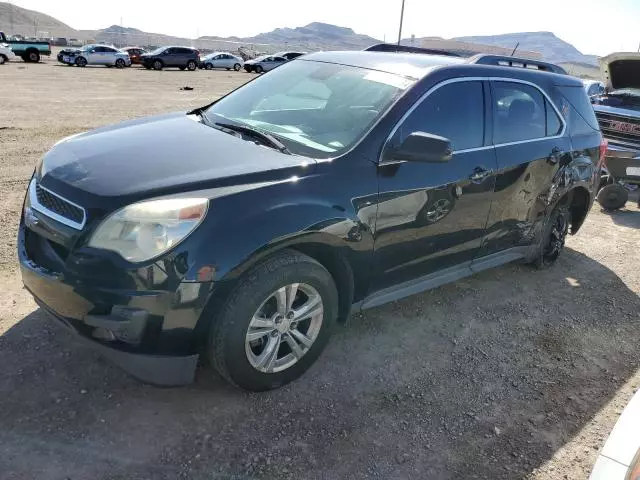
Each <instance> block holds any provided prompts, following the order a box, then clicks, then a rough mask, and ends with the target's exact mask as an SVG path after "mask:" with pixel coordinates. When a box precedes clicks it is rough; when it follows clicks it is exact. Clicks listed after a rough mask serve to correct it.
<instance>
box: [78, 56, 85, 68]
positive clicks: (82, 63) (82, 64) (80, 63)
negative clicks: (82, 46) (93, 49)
mask: <svg viewBox="0 0 640 480" xmlns="http://www.w3.org/2000/svg"><path fill="white" fill-rule="evenodd" d="M76 65H77V66H79V67H86V66H87V59H86V58H84V57H78V58H77V59H76Z"/></svg>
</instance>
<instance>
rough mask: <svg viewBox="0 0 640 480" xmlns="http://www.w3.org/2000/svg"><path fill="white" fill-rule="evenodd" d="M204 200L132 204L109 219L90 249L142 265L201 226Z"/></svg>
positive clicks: (205, 201) (97, 231) (206, 201)
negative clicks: (115, 255)
mask: <svg viewBox="0 0 640 480" xmlns="http://www.w3.org/2000/svg"><path fill="white" fill-rule="evenodd" d="M208 205H209V201H208V200H207V199H206V198H176V199H165V200H150V201H147V202H140V203H134V204H133V205H129V206H127V207H124V208H122V209H120V210H118V211H116V212H114V213H112V214H111V215H109V216H108V217H107V218H106V219H105V220H104V221H103V222H102V223H101V224H100V225H99V226H98V229H97V230H96V231H95V232H94V234H93V235H92V236H91V239H90V240H89V246H90V247H94V248H102V249H104V250H112V251H114V252H116V253H119V254H120V255H121V256H122V257H123V258H125V259H126V260H129V261H130V262H144V261H145V260H150V259H152V258H154V257H157V256H158V255H161V254H162V253H164V252H166V251H167V250H169V249H170V248H172V247H175V246H176V245H177V244H178V243H180V242H181V241H182V240H184V239H185V238H186V237H187V236H188V235H189V234H190V233H191V232H193V230H194V229H195V228H196V227H197V226H198V225H199V224H200V222H202V219H203V218H204V216H205V214H206V213H207V207H208Z"/></svg>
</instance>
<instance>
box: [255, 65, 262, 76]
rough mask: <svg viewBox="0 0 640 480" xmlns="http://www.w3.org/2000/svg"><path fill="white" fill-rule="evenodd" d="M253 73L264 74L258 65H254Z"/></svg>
mask: <svg viewBox="0 0 640 480" xmlns="http://www.w3.org/2000/svg"><path fill="white" fill-rule="evenodd" d="M253 71H254V72H256V73H258V74H260V73H262V72H264V68H262V67H261V66H260V65H256V66H255V68H254V69H253Z"/></svg>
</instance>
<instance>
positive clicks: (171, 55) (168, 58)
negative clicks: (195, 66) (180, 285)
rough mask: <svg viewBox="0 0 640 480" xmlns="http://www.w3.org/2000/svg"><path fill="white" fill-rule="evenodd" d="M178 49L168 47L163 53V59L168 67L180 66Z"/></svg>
mask: <svg viewBox="0 0 640 480" xmlns="http://www.w3.org/2000/svg"><path fill="white" fill-rule="evenodd" d="M178 57H179V55H178V49H177V48H175V47H172V48H167V49H166V50H165V51H164V54H163V55H162V60H163V61H164V64H165V66H167V67H177V66H178Z"/></svg>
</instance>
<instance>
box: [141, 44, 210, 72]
mask: <svg viewBox="0 0 640 480" xmlns="http://www.w3.org/2000/svg"><path fill="white" fill-rule="evenodd" d="M140 62H141V63H142V65H143V66H144V67H145V68H146V69H151V68H153V69H154V70H162V69H163V68H166V67H174V68H179V69H180V70H184V69H187V70H190V71H194V70H195V69H197V68H198V64H199V63H200V52H199V51H198V50H196V49H195V48H189V47H160V48H158V49H157V50H154V51H153V52H149V53H145V54H143V55H141V56H140Z"/></svg>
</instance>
